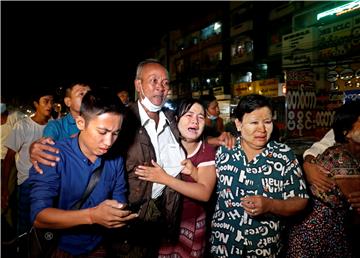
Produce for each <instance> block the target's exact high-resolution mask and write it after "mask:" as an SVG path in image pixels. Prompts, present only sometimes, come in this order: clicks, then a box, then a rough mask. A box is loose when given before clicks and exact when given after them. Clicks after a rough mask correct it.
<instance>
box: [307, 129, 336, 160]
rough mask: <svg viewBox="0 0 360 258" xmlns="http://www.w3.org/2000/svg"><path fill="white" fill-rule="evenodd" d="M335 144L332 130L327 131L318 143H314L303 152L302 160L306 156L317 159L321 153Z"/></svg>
mask: <svg viewBox="0 0 360 258" xmlns="http://www.w3.org/2000/svg"><path fill="white" fill-rule="evenodd" d="M334 144H335V134H334V130H333V129H331V130H330V131H328V132H327V133H326V134H325V136H324V137H323V138H322V139H321V140H320V141H318V142H315V143H314V144H313V145H311V147H310V148H309V149H307V150H306V151H304V154H303V158H304V159H305V157H306V156H307V155H312V156H314V157H317V156H318V155H319V154H321V153H323V152H324V151H325V150H326V149H327V148H329V147H331V146H333V145H334Z"/></svg>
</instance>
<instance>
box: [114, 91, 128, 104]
mask: <svg viewBox="0 0 360 258" xmlns="http://www.w3.org/2000/svg"><path fill="white" fill-rule="evenodd" d="M117 96H118V97H119V98H120V100H121V102H122V103H123V104H124V105H125V107H127V106H128V105H129V103H130V98H129V92H127V91H126V90H120V91H119V92H118V93H117Z"/></svg>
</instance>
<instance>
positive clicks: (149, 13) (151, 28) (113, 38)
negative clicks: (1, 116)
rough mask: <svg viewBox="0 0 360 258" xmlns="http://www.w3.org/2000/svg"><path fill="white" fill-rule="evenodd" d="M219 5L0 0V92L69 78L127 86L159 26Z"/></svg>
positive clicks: (24, 91) (20, 91) (17, 92)
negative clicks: (0, 47)
mask: <svg viewBox="0 0 360 258" xmlns="http://www.w3.org/2000/svg"><path fill="white" fill-rule="evenodd" d="M220 4H222V3H221V2H204V1H202V2H172V1H171V2H170V1H168V2H162V1H159V2H152V1H145V2H140V1H132V2H123V1H121V2H117V1H109V2H95V1H80V2H69V1H63V2H45V1H38V2H30V1H26V2H18V1H14V2H4V1H2V2H1V37H2V39H1V43H2V44H1V45H2V49H1V52H2V57H1V78H2V79H1V90H2V93H1V94H2V95H3V96H5V97H8V96H10V97H11V96H19V97H26V96H27V95H28V94H29V92H31V91H32V90H34V89H37V88H40V87H41V88H43V87H46V88H56V87H58V86H60V85H62V84H64V82H67V81H71V80H88V81H90V82H94V83H96V84H97V85H103V86H110V87H115V88H123V87H128V88H130V89H132V87H133V79H134V76H135V70H136V64H137V63H138V62H139V61H141V60H143V59H145V58H148V57H150V56H147V54H146V52H147V49H149V48H151V47H152V46H153V45H154V44H155V43H157V42H159V41H160V38H161V36H162V35H163V34H164V32H165V31H168V30H169V29H174V28H177V27H179V26H183V24H184V23H189V21H190V23H191V21H194V20H196V19H197V17H198V16H199V13H204V12H207V11H208V10H211V9H216V8H219V5H220ZM184 21H185V22H184Z"/></svg>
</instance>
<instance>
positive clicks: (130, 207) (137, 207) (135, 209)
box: [125, 200, 145, 213]
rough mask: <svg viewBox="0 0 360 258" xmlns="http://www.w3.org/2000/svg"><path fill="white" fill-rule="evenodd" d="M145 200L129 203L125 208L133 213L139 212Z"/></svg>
mask: <svg viewBox="0 0 360 258" xmlns="http://www.w3.org/2000/svg"><path fill="white" fill-rule="evenodd" d="M144 202H145V200H141V201H138V202H134V203H129V204H128V205H127V206H126V208H125V209H126V210H129V211H131V212H132V213H139V212H140V210H141V207H142V205H143V204H144Z"/></svg>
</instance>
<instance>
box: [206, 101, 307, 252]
mask: <svg viewBox="0 0 360 258" xmlns="http://www.w3.org/2000/svg"><path fill="white" fill-rule="evenodd" d="M235 115H236V120H235V123H236V128H237V130H238V131H239V132H240V135H241V136H240V137H239V138H238V139H237V143H236V146H235V148H233V149H231V150H229V149H227V148H224V147H220V148H219V149H218V151H217V153H216V156H215V166H216V171H217V179H218V181H217V193H218V200H217V205H216V208H215V213H214V215H213V220H212V236H211V242H212V247H211V253H212V254H213V255H214V256H215V257H224V258H225V257H278V255H279V254H280V252H281V250H282V245H283V244H282V231H283V229H284V223H283V218H284V217H285V216H290V215H293V214H296V213H297V212H299V211H301V210H303V209H304V208H305V206H306V204H307V198H308V195H307V191H306V185H305V181H304V179H303V176H302V171H301V168H300V166H299V162H298V160H297V159H296V156H295V154H294V152H293V151H292V150H291V149H290V148H289V147H288V146H287V145H285V144H283V143H278V142H276V141H273V140H270V136H271V133H272V131H273V121H272V117H273V113H272V107H271V104H270V100H269V99H268V98H266V97H264V96H261V95H257V94H251V95H248V96H244V97H243V98H242V99H241V100H240V102H239V104H238V106H237V108H236V110H235Z"/></svg>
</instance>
